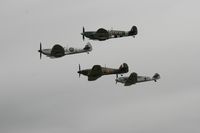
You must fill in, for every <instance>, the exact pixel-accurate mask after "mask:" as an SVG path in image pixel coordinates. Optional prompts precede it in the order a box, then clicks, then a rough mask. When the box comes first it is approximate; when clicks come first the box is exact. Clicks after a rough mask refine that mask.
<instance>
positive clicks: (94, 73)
mask: <svg viewBox="0 0 200 133" xmlns="http://www.w3.org/2000/svg"><path fill="white" fill-rule="evenodd" d="M101 76H102V68H101V66H100V65H94V66H93V68H92V69H91V71H90V72H89V74H88V80H89V81H92V80H96V79H98V78H99V77H101Z"/></svg>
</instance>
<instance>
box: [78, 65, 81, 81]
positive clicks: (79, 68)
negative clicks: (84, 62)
mask: <svg viewBox="0 0 200 133" xmlns="http://www.w3.org/2000/svg"><path fill="white" fill-rule="evenodd" d="M78 70H79V78H80V76H81V73H80V71H81V65H80V64H79V65H78Z"/></svg>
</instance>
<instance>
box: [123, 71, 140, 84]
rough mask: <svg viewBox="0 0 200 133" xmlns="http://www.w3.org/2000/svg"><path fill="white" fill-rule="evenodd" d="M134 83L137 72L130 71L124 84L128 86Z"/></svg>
mask: <svg viewBox="0 0 200 133" xmlns="http://www.w3.org/2000/svg"><path fill="white" fill-rule="evenodd" d="M135 83H137V73H131V75H130V76H129V77H128V79H127V80H126V82H125V84H124V85H125V86H128V85H132V84H135Z"/></svg>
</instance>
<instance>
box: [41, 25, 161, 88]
mask: <svg viewBox="0 0 200 133" xmlns="http://www.w3.org/2000/svg"><path fill="white" fill-rule="evenodd" d="M137 34H138V29H137V27H136V26H132V28H131V29H130V30H129V31H119V30H106V29H104V28H99V29H98V30H96V31H85V28H84V27H83V32H82V33H81V35H82V39H83V41H84V40H85V37H87V38H89V39H90V40H97V41H105V40H108V39H112V38H121V37H128V36H132V37H134V38H135V36H136V35H137ZM91 51H92V45H91V44H90V43H89V42H88V43H87V44H86V45H85V46H84V47H83V48H74V47H63V46H61V45H59V44H55V45H54V46H53V47H52V48H49V49H43V48H42V43H41V42H40V49H39V50H38V52H39V53H40V59H41V58H42V55H46V56H47V57H49V58H60V57H63V56H65V55H72V54H80V53H88V54H89V52H91ZM128 72H129V67H128V64H126V63H123V64H121V65H120V67H119V68H108V67H102V66H101V65H93V67H92V68H89V69H84V70H81V66H80V64H79V70H78V72H77V73H78V74H79V77H80V76H81V75H84V76H87V77H88V81H95V80H97V79H98V78H100V77H102V76H104V75H113V74H114V75H116V79H115V81H116V83H118V82H119V83H122V84H124V86H130V85H133V84H136V83H141V82H147V81H155V82H156V81H157V80H158V79H160V75H159V74H158V73H155V75H154V76H153V77H147V76H138V75H137V73H135V72H132V73H131V74H130V76H123V74H125V73H128ZM119 74H120V75H121V77H118V75H119Z"/></svg>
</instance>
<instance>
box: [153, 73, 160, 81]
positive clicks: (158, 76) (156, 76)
mask: <svg viewBox="0 0 200 133" xmlns="http://www.w3.org/2000/svg"><path fill="white" fill-rule="evenodd" d="M152 79H153V80H154V81H155V82H156V81H157V80H158V79H160V75H159V74H158V73H155V74H154V76H153V77H152Z"/></svg>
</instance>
